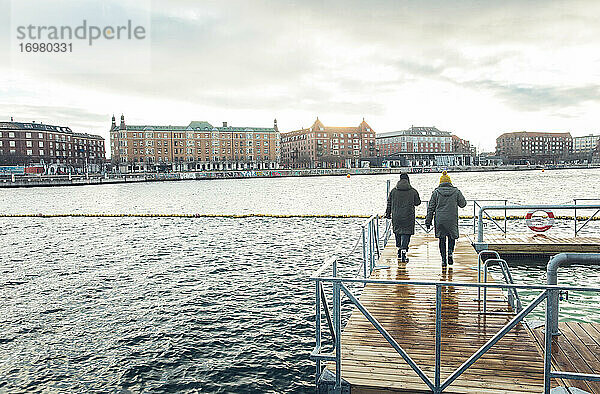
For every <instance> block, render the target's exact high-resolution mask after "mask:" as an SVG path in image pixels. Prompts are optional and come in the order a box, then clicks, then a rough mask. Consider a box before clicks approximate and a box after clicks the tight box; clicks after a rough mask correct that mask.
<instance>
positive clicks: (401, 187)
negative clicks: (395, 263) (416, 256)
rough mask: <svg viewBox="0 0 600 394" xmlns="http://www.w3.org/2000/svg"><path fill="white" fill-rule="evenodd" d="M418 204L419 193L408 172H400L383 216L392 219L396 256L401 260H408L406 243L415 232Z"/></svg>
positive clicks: (419, 201)
mask: <svg viewBox="0 0 600 394" xmlns="http://www.w3.org/2000/svg"><path fill="white" fill-rule="evenodd" d="M419 204H421V199H420V198H419V193H418V192H417V191H416V190H415V189H414V188H413V187H412V186H411V185H410V182H409V180H408V174H401V175H400V180H399V181H398V184H396V187H395V188H393V189H392V191H391V192H390V195H389V196H388V200H387V210H386V211H385V217H386V218H388V219H389V218H391V219H392V227H393V229H394V235H395V236H396V246H397V247H398V257H400V258H401V259H402V262H408V258H407V257H406V254H407V253H408V244H409V243H410V236H411V235H413V234H414V233H415V206H417V205H419Z"/></svg>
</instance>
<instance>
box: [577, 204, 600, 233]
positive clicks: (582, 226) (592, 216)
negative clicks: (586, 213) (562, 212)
mask: <svg viewBox="0 0 600 394" xmlns="http://www.w3.org/2000/svg"><path fill="white" fill-rule="evenodd" d="M598 212H600V209H598V210H597V211H596V212H594V214H593V215H591V216H590V217H589V218H587V220H586V221H585V222H583V224H582V225H581V227H579V228H578V229H577V230H575V236H577V234H578V233H579V232H580V231H581V230H583V228H584V227H585V226H586V225H587V224H588V223H589V222H590V220H592V219H593V218H594V217H595V216H596V215H597V214H598ZM574 217H575V223H577V215H575V216H574Z"/></svg>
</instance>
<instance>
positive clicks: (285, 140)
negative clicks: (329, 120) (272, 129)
mask: <svg viewBox="0 0 600 394" xmlns="http://www.w3.org/2000/svg"><path fill="white" fill-rule="evenodd" d="M375 156H376V152H375V132H374V131H373V129H372V128H371V126H369V125H368V124H367V122H365V120H364V119H363V120H362V122H361V123H360V124H359V125H358V126H356V127H330V126H325V125H323V123H322V122H321V121H320V120H319V118H317V120H316V121H315V122H314V123H313V125H312V126H310V127H309V128H307V129H301V130H296V131H291V132H288V133H282V134H281V162H282V164H283V165H284V166H285V167H286V168H342V167H359V166H360V161H361V159H367V158H372V157H375Z"/></svg>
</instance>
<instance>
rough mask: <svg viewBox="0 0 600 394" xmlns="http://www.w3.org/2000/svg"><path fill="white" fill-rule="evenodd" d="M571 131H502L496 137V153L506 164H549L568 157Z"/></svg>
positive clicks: (570, 151)
mask: <svg viewBox="0 0 600 394" xmlns="http://www.w3.org/2000/svg"><path fill="white" fill-rule="evenodd" d="M572 151H573V138H572V137H571V133H531V132H526V131H519V132H516V133H504V134H502V135H501V136H500V137H498V138H496V155H498V156H500V157H502V158H503V160H504V163H506V164H525V163H530V164H551V163H559V162H561V161H566V160H568V159H569V156H570V155H571V153H572Z"/></svg>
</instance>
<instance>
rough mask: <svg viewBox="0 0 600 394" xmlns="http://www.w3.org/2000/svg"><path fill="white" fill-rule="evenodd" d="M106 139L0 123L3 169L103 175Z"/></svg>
mask: <svg viewBox="0 0 600 394" xmlns="http://www.w3.org/2000/svg"><path fill="white" fill-rule="evenodd" d="M104 163H105V148H104V138H102V137H101V136H99V135H91V134H86V133H75V132H73V130H71V128H69V127H66V126H52V125H48V124H43V123H36V122H31V123H24V122H14V121H12V120H11V121H10V122H0V165H4V166H38V167H43V168H44V172H45V173H48V174H57V173H68V172H70V173H85V172H100V171H102V170H103V165H104Z"/></svg>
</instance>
